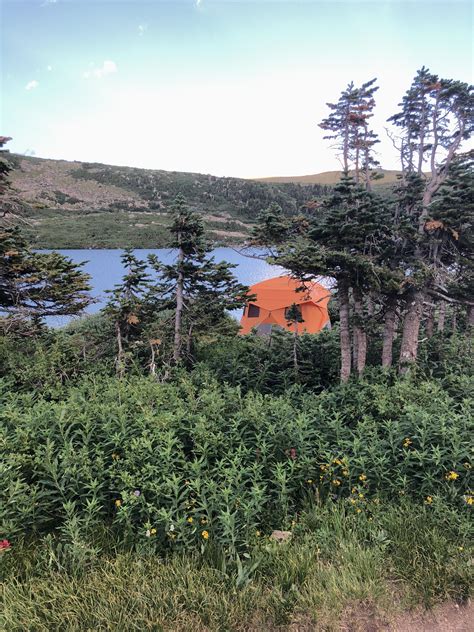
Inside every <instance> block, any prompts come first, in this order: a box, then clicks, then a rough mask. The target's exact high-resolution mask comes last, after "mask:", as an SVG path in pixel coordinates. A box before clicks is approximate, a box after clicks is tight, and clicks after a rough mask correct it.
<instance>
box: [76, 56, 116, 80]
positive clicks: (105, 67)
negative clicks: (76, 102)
mask: <svg viewBox="0 0 474 632" xmlns="http://www.w3.org/2000/svg"><path fill="white" fill-rule="evenodd" d="M117 70H118V68H117V64H116V63H115V62H114V61H110V59H107V60H105V61H104V63H103V64H102V66H100V67H99V68H92V69H91V70H86V71H85V72H83V73H82V76H83V77H84V79H102V77H105V76H106V75H112V74H114V73H116V72H117Z"/></svg>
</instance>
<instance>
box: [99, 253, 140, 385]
mask: <svg viewBox="0 0 474 632" xmlns="http://www.w3.org/2000/svg"><path fill="white" fill-rule="evenodd" d="M121 262H122V266H123V268H124V269H125V274H124V276H123V278H122V282H121V283H119V284H117V285H116V286H115V288H114V289H113V290H110V291H109V294H110V298H109V301H108V303H107V305H106V307H105V309H104V312H105V314H106V315H107V316H108V317H109V318H111V320H112V321H113V323H114V328H115V335H116V340H117V357H116V370H117V374H118V375H119V376H120V377H122V376H123V375H124V373H125V370H126V358H127V348H128V347H129V346H130V344H131V343H133V342H136V341H137V340H138V339H139V338H140V335H141V334H142V331H143V327H144V325H145V324H146V322H147V316H149V314H150V311H151V305H150V302H149V301H148V291H149V289H150V285H151V278H150V275H149V274H148V273H147V264H146V262H145V261H142V260H140V259H138V258H137V257H136V256H135V255H134V254H133V250H132V249H130V248H129V249H127V250H125V251H124V253H123V254H122V256H121Z"/></svg>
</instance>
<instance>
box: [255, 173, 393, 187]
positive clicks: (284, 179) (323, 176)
mask: <svg viewBox="0 0 474 632" xmlns="http://www.w3.org/2000/svg"><path fill="white" fill-rule="evenodd" d="M351 174H352V175H353V174H354V172H351ZM377 174H378V175H379V176H383V177H380V179H375V180H374V181H373V184H374V186H379V185H384V184H385V185H387V184H394V183H396V182H397V179H398V178H397V176H399V175H400V174H401V171H396V170H390V169H380V170H379V171H377ZM340 179H341V172H340V171H323V172H322V173H313V174H311V175H307V176H273V177H268V178H257V181H258V182H267V183H274V184H291V183H293V184H305V185H309V184H320V185H334V184H337V183H338V182H339V180H340Z"/></svg>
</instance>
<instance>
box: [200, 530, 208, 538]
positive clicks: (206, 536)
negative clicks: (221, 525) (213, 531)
mask: <svg viewBox="0 0 474 632" xmlns="http://www.w3.org/2000/svg"><path fill="white" fill-rule="evenodd" d="M201 535H202V537H203V538H204V539H205V540H209V531H202V532H201Z"/></svg>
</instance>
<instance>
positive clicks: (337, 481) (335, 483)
mask: <svg viewBox="0 0 474 632" xmlns="http://www.w3.org/2000/svg"><path fill="white" fill-rule="evenodd" d="M331 482H332V484H333V485H335V486H336V487H338V486H339V485H340V484H341V481H340V480H339V479H338V478H335V479H334V480H333V481H331Z"/></svg>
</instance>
